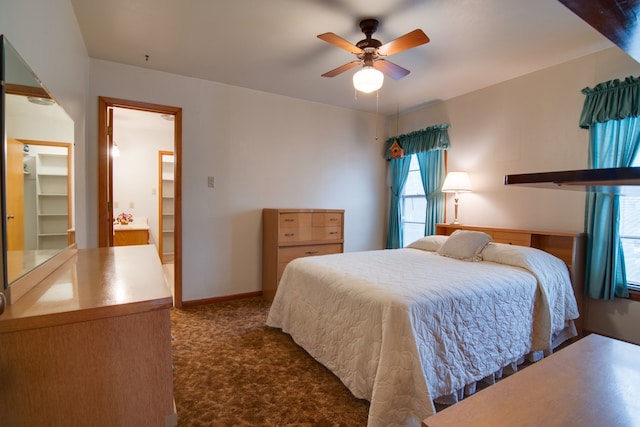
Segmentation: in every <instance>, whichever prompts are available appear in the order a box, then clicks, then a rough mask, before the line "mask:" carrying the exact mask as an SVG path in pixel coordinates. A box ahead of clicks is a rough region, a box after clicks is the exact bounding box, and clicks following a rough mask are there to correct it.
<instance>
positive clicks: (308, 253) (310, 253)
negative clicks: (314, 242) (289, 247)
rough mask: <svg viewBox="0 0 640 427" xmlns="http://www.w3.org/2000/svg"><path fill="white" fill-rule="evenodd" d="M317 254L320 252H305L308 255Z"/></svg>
mask: <svg viewBox="0 0 640 427" xmlns="http://www.w3.org/2000/svg"><path fill="white" fill-rule="evenodd" d="M317 253H318V251H307V252H305V254H306V255H315V254H317Z"/></svg>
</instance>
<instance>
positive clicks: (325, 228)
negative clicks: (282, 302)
mask: <svg viewBox="0 0 640 427" xmlns="http://www.w3.org/2000/svg"><path fill="white" fill-rule="evenodd" d="M343 226H344V210H334V209H264V210H263V211H262V227H263V231H262V294H263V295H264V296H265V298H267V299H273V297H274V296H275V294H276V289H277V288H278V283H279V282H280V277H281V276H282V272H283V271H284V268H285V267H286V265H287V264H288V263H289V261H291V260H293V259H295V258H300V257H306V256H314V255H327V254H335V253H340V252H343V251H344V227H343Z"/></svg>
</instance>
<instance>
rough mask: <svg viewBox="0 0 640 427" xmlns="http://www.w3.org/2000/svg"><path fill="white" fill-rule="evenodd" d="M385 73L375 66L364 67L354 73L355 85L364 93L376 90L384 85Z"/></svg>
mask: <svg viewBox="0 0 640 427" xmlns="http://www.w3.org/2000/svg"><path fill="white" fill-rule="evenodd" d="M383 81H384V74H382V72H381V71H379V70H376V69H375V68H373V67H363V68H362V70H360V71H358V72H357V73H355V74H354V75H353V87H355V88H356V90H359V91H360V92H364V93H371V92H374V91H376V90H378V89H380V88H381V87H382V82H383Z"/></svg>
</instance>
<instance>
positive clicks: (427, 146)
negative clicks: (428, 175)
mask: <svg viewBox="0 0 640 427" xmlns="http://www.w3.org/2000/svg"><path fill="white" fill-rule="evenodd" d="M447 129H449V125H448V124H446V123H442V124H438V125H434V126H430V127H428V128H424V129H421V130H417V131H414V132H411V133H407V134H402V135H398V136H394V137H391V138H389V139H388V140H387V146H386V148H385V150H384V157H385V159H387V160H391V154H390V153H389V149H390V148H391V146H392V145H393V142H394V141H398V144H399V145H400V146H401V147H402V149H403V150H404V155H405V156H410V155H411V154H416V153H426V152H427V151H431V150H448V149H449V146H450V143H449V133H448V132H447Z"/></svg>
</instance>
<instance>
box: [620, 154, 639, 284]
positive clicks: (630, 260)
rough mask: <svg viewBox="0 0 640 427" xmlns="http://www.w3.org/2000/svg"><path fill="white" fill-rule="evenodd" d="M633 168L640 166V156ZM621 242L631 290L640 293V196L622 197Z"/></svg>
mask: <svg viewBox="0 0 640 427" xmlns="http://www.w3.org/2000/svg"><path fill="white" fill-rule="evenodd" d="M632 166H640V156H637V158H636V160H635V161H634V162H633V164H632ZM620 241H621V242H622V248H623V251H624V263H625V269H626V271H627V283H628V286H629V289H634V290H637V291H640V196H638V197H636V196H623V197H620Z"/></svg>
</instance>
